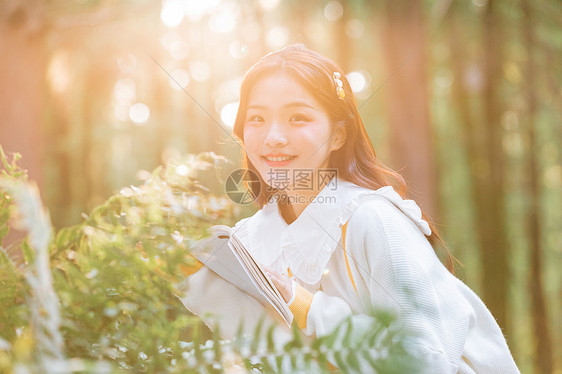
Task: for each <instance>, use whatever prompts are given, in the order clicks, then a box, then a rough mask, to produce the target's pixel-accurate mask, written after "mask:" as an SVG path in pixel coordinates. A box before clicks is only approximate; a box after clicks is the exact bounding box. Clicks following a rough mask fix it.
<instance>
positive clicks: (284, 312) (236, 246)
mask: <svg viewBox="0 0 562 374" xmlns="http://www.w3.org/2000/svg"><path fill="white" fill-rule="evenodd" d="M210 231H211V235H210V237H209V238H207V239H205V240H203V241H202V242H201V245H200V246H199V248H198V250H197V251H194V252H193V253H192V254H193V255H194V256H195V257H196V258H197V259H198V260H199V261H201V262H202V263H203V264H204V265H205V266H207V267H208V268H210V269H211V270H212V271H213V272H215V273H216V274H218V275H219V276H220V277H222V278H223V279H225V280H226V281H227V282H229V283H231V284H232V285H234V286H236V287H237V288H238V289H240V290H241V291H243V292H245V293H247V294H249V295H250V296H252V297H254V298H255V299H256V300H257V301H259V302H260V303H261V304H262V305H266V304H270V305H272V306H273V307H274V308H275V310H276V311H277V312H278V313H279V314H280V315H281V317H283V319H284V320H285V322H286V323H287V324H288V325H289V326H290V325H291V322H292V320H293V315H292V313H291V311H290V309H289V307H288V306H287V304H286V303H285V301H284V300H283V297H282V296H281V294H280V293H279V290H277V288H276V287H275V285H274V284H273V282H272V281H271V280H270V279H269V278H268V277H267V276H266V274H265V272H264V270H263V269H262V268H261V266H260V265H259V264H258V263H257V262H256V261H255V260H254V259H253V257H252V256H251V254H250V253H249V252H248V250H247V249H246V248H245V247H244V245H243V244H242V242H241V241H240V240H239V239H238V238H237V237H236V235H235V234H234V233H233V232H232V230H231V229H230V227H228V226H223V225H216V226H213V227H211V230H210Z"/></svg>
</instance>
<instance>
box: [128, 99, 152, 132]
mask: <svg viewBox="0 0 562 374" xmlns="http://www.w3.org/2000/svg"><path fill="white" fill-rule="evenodd" d="M129 118H130V119H131V121H133V122H134V123H135V124H136V125H138V126H143V125H145V124H146V121H148V118H150V109H149V108H148V106H146V104H143V103H135V104H133V105H131V107H130V108H129Z"/></svg>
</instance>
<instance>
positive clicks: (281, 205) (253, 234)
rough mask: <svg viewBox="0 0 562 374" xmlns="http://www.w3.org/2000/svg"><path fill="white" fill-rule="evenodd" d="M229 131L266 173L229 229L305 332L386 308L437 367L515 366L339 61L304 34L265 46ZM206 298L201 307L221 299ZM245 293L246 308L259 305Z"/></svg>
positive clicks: (205, 282)
mask: <svg viewBox="0 0 562 374" xmlns="http://www.w3.org/2000/svg"><path fill="white" fill-rule="evenodd" d="M234 134H235V135H236V136H237V137H238V138H239V139H240V141H241V143H242V145H243V149H244V151H245V154H244V163H245V166H246V167H247V168H248V169H250V170H252V171H254V172H255V173H256V174H257V175H258V176H259V180H260V183H259V184H257V183H255V184H252V185H251V186H250V187H251V188H252V189H253V191H254V193H255V194H256V196H257V197H258V203H259V205H260V208H261V209H260V210H259V211H258V212H257V213H256V214H254V215H253V216H251V217H248V218H245V219H243V220H241V221H239V222H238V223H237V224H236V226H235V228H234V230H236V233H237V236H238V237H239V238H240V240H242V242H243V243H244V244H245V245H246V246H247V248H248V249H249V250H250V251H251V252H252V253H253V255H254V257H255V258H256V259H257V260H258V261H259V262H261V263H262V264H263V265H264V266H266V267H267V269H268V271H269V274H270V277H271V279H272V280H273V282H274V283H275V284H276V285H277V287H278V288H279V289H280V291H281V293H282V296H283V297H284V299H285V301H286V302H287V303H288V305H289V307H290V309H291V311H292V312H293V314H294V322H293V323H297V324H298V327H299V328H301V329H302V331H303V332H304V333H305V334H307V335H312V334H316V335H324V334H327V333H329V332H330V331H332V329H333V328H334V327H335V326H336V325H337V324H338V323H339V322H340V321H341V320H342V319H343V318H345V317H347V316H350V315H352V316H353V317H352V318H353V320H354V321H355V323H356V324H357V325H359V326H360V325H361V320H362V317H365V315H364V314H365V313H366V312H367V311H368V310H370V309H371V308H372V307H375V308H382V309H385V310H390V311H393V312H395V313H397V314H398V315H399V316H400V317H401V320H402V322H403V324H404V328H406V329H408V330H409V331H411V332H412V333H414V334H415V335H414V336H415V338H413V339H412V340H411V341H408V342H407V345H408V347H409V349H410V350H411V352H412V353H413V354H414V355H417V356H420V357H423V358H424V359H425V360H426V361H427V362H428V363H429V366H430V370H431V372H439V373H457V372H458V373H517V372H519V371H518V369H517V367H516V365H515V363H514V361H513V358H512V356H511V354H510V352H509V349H508V346H507V344H506V341H505V339H504V337H503V335H502V332H501V330H500V328H499V326H498V325H497V323H496V321H495V320H494V318H493V316H492V315H491V314H490V312H489V311H488V309H487V308H486V306H485V305H484V304H483V302H482V301H481V300H480V299H479V298H478V296H476V294H474V293H473V292H472V291H471V290H470V289H469V288H468V287H467V286H466V285H465V284H463V283H462V282H461V281H460V280H459V279H457V278H456V277H455V276H454V275H453V274H452V273H451V272H450V271H449V270H447V268H446V267H445V266H443V265H442V263H441V262H440V261H439V259H438V257H437V256H436V254H435V252H434V250H433V248H432V245H431V242H435V241H436V240H439V236H438V234H437V232H436V230H435V228H434V227H433V226H432V224H431V223H429V222H428V221H427V220H426V219H425V217H424V216H423V214H422V212H421V210H420V208H419V207H418V206H417V205H416V203H415V202H414V201H412V200H405V199H403V198H402V196H403V195H404V194H405V193H406V188H405V183H404V180H403V178H402V177H401V176H400V175H399V174H397V173H396V172H394V171H392V170H390V169H389V168H387V167H385V166H384V165H382V164H381V163H380V162H379V161H378V159H377V158H376V156H375V152H374V149H373V147H372V144H371V142H370V141H369V139H368V136H367V133H366V131H365V128H364V126H363V123H362V120H361V117H360V116H359V113H358V109H357V106H356V104H355V101H354V98H353V93H352V91H351V87H350V85H349V82H348V81H347V79H346V78H345V75H344V73H343V71H342V70H341V69H340V68H339V67H338V66H337V65H336V64H334V63H333V62H332V61H331V60H329V59H328V58H326V57H324V56H322V55H320V54H318V53H316V52H313V51H310V50H308V49H306V48H305V47H304V46H302V45H292V46H288V47H286V48H283V49H281V50H279V51H276V52H273V53H270V54H268V55H266V56H264V57H263V58H262V59H261V60H259V61H258V62H257V63H256V64H255V65H254V66H253V67H252V68H251V69H250V70H249V71H248V72H247V74H246V75H245V77H244V80H243V82H242V87H241V95H240V106H239V110H238V115H237V118H236V123H235V125H234ZM395 189H396V190H395ZM397 191H398V192H397ZM451 258H452V257H451V256H449V259H448V261H447V262H448V265H449V266H450V267H452V261H451ZM196 276H197V274H196V275H195V276H194V277H196ZM210 277H211V275H209V274H204V275H201V276H199V278H198V281H197V282H199V286H203V287H207V289H206V290H205V291H204V292H205V295H212V294H213V293H214V292H222V291H221V290H214V289H212V288H213V287H215V286H213V285H211V283H212V282H213V280H212V279H211V278H210ZM196 279H197V278H196ZM221 287H224V286H221ZM222 294H223V295H224V293H222ZM199 295H202V294H201V291H199ZM207 299H208V300H209V301H206V300H202V301H200V303H201V305H199V306H198V309H199V310H201V311H202V310H203V309H204V308H205V306H209V307H211V308H215V309H216V308H217V307H220V306H219V305H218V303H219V301H218V300H217V299H214V301H212V300H211V298H210V297H209V298H207ZM221 299H222V297H221ZM222 301H224V300H222ZM184 302H185V303H186V305H188V302H187V301H186V297H184ZM205 303H208V304H207V305H203V304H205ZM210 304H213V305H210ZM242 304H243V303H242V302H241V304H240V305H241V306H240V308H242V309H241V310H240V311H239V312H240V316H242V317H243V318H246V320H248V319H251V318H252V312H251V310H252V309H253V308H254V307H255V306H251V307H248V308H246V309H244V308H245V307H244V306H243V305H242ZM195 309H197V308H195ZM248 313H250V315H248ZM254 315H255V314H254Z"/></svg>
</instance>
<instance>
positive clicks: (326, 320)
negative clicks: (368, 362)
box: [305, 198, 519, 374]
mask: <svg viewBox="0 0 562 374" xmlns="http://www.w3.org/2000/svg"><path fill="white" fill-rule="evenodd" d="M346 251H347V253H349V257H350V260H351V259H353V261H354V262H355V266H356V269H357V272H356V274H357V275H359V276H358V278H359V279H355V282H356V283H358V290H360V292H362V291H361V290H364V291H365V293H368V294H367V295H364V297H363V298H366V299H367V300H368V302H369V303H370V305H371V306H373V307H375V308H378V309H384V310H388V311H391V312H395V313H396V314H397V315H398V316H399V317H400V320H401V321H402V323H403V326H404V328H405V330H406V331H407V332H408V336H410V337H411V338H409V339H408V340H407V341H406V342H405V344H406V347H407V348H408V349H409V350H410V352H411V353H412V354H413V355H414V356H417V357H419V358H420V359H423V360H424V361H425V362H427V363H428V368H429V369H428V372H436V373H437V372H438V373H457V372H461V373H472V372H477V373H479V372H501V373H506V374H507V373H518V372H519V371H518V369H517V367H516V365H515V362H514V361H513V358H512V356H511V353H510V352H509V348H508V347H507V344H506V342H505V339H504V337H503V334H502V332H501V330H500V328H499V326H498V325H497V323H496V321H495V320H494V318H493V317H492V315H491V313H490V312H489V311H488V309H487V308H486V306H485V305H484V304H483V302H482V301H481V300H480V299H479V298H478V297H477V296H476V295H475V294H474V293H473V292H472V291H471V290H470V289H469V288H468V287H467V286H466V285H464V284H463V283H462V282H461V281H460V280H458V279H457V278H455V277H454V276H453V275H452V274H450V273H449V272H448V271H447V269H446V268H445V267H444V266H443V265H442V264H441V263H440V261H439V259H438V258H437V256H436V255H435V253H434V251H433V248H432V247H431V245H430V244H429V242H428V241H427V239H426V238H425V236H424V235H423V233H422V232H421V231H420V230H419V229H418V228H417V226H416V224H415V223H414V222H413V221H411V220H410V219H409V218H408V217H406V216H405V215H404V214H402V213H401V212H400V210H398V209H397V208H396V207H395V206H394V205H392V204H391V203H390V202H388V201H387V200H384V199H382V198H375V199H372V200H369V201H367V202H366V203H365V204H363V205H361V206H360V207H359V208H357V210H356V211H355V212H354V214H353V215H352V217H351V218H350V220H349V224H348V232H347V239H346ZM351 313H352V311H351V307H350V306H349V304H348V303H346V302H345V301H344V300H343V299H342V298H340V297H336V296H330V295H327V294H325V293H324V292H322V291H320V292H317V293H316V294H315V295H314V298H313V299H312V303H311V305H310V309H309V311H308V317H307V331H305V332H307V333H309V334H310V333H316V334H318V335H321V334H325V333H329V332H330V331H331V329H333V327H335V326H336V325H337V323H338V322H339V321H340V320H341V319H343V318H345V317H346V316H348V315H350V314H351ZM366 318H367V316H365V315H354V316H353V318H352V320H353V321H354V325H359V326H360V325H361V324H362V323H363V322H362V321H365V319H366Z"/></svg>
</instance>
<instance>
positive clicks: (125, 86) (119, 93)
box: [111, 78, 137, 122]
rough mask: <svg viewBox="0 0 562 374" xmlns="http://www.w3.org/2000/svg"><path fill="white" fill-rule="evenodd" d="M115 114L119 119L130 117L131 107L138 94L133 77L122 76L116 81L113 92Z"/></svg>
mask: <svg viewBox="0 0 562 374" xmlns="http://www.w3.org/2000/svg"><path fill="white" fill-rule="evenodd" d="M111 96H112V104H113V114H114V116H115V118H117V119H118V120H119V121H123V122H125V121H127V120H128V119H129V107H130V106H131V104H133V102H134V100H135V99H136V96H137V89H136V85H135V81H133V80H132V79H131V78H121V79H119V80H118V81H117V82H115V86H113V92H112V95H111Z"/></svg>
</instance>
